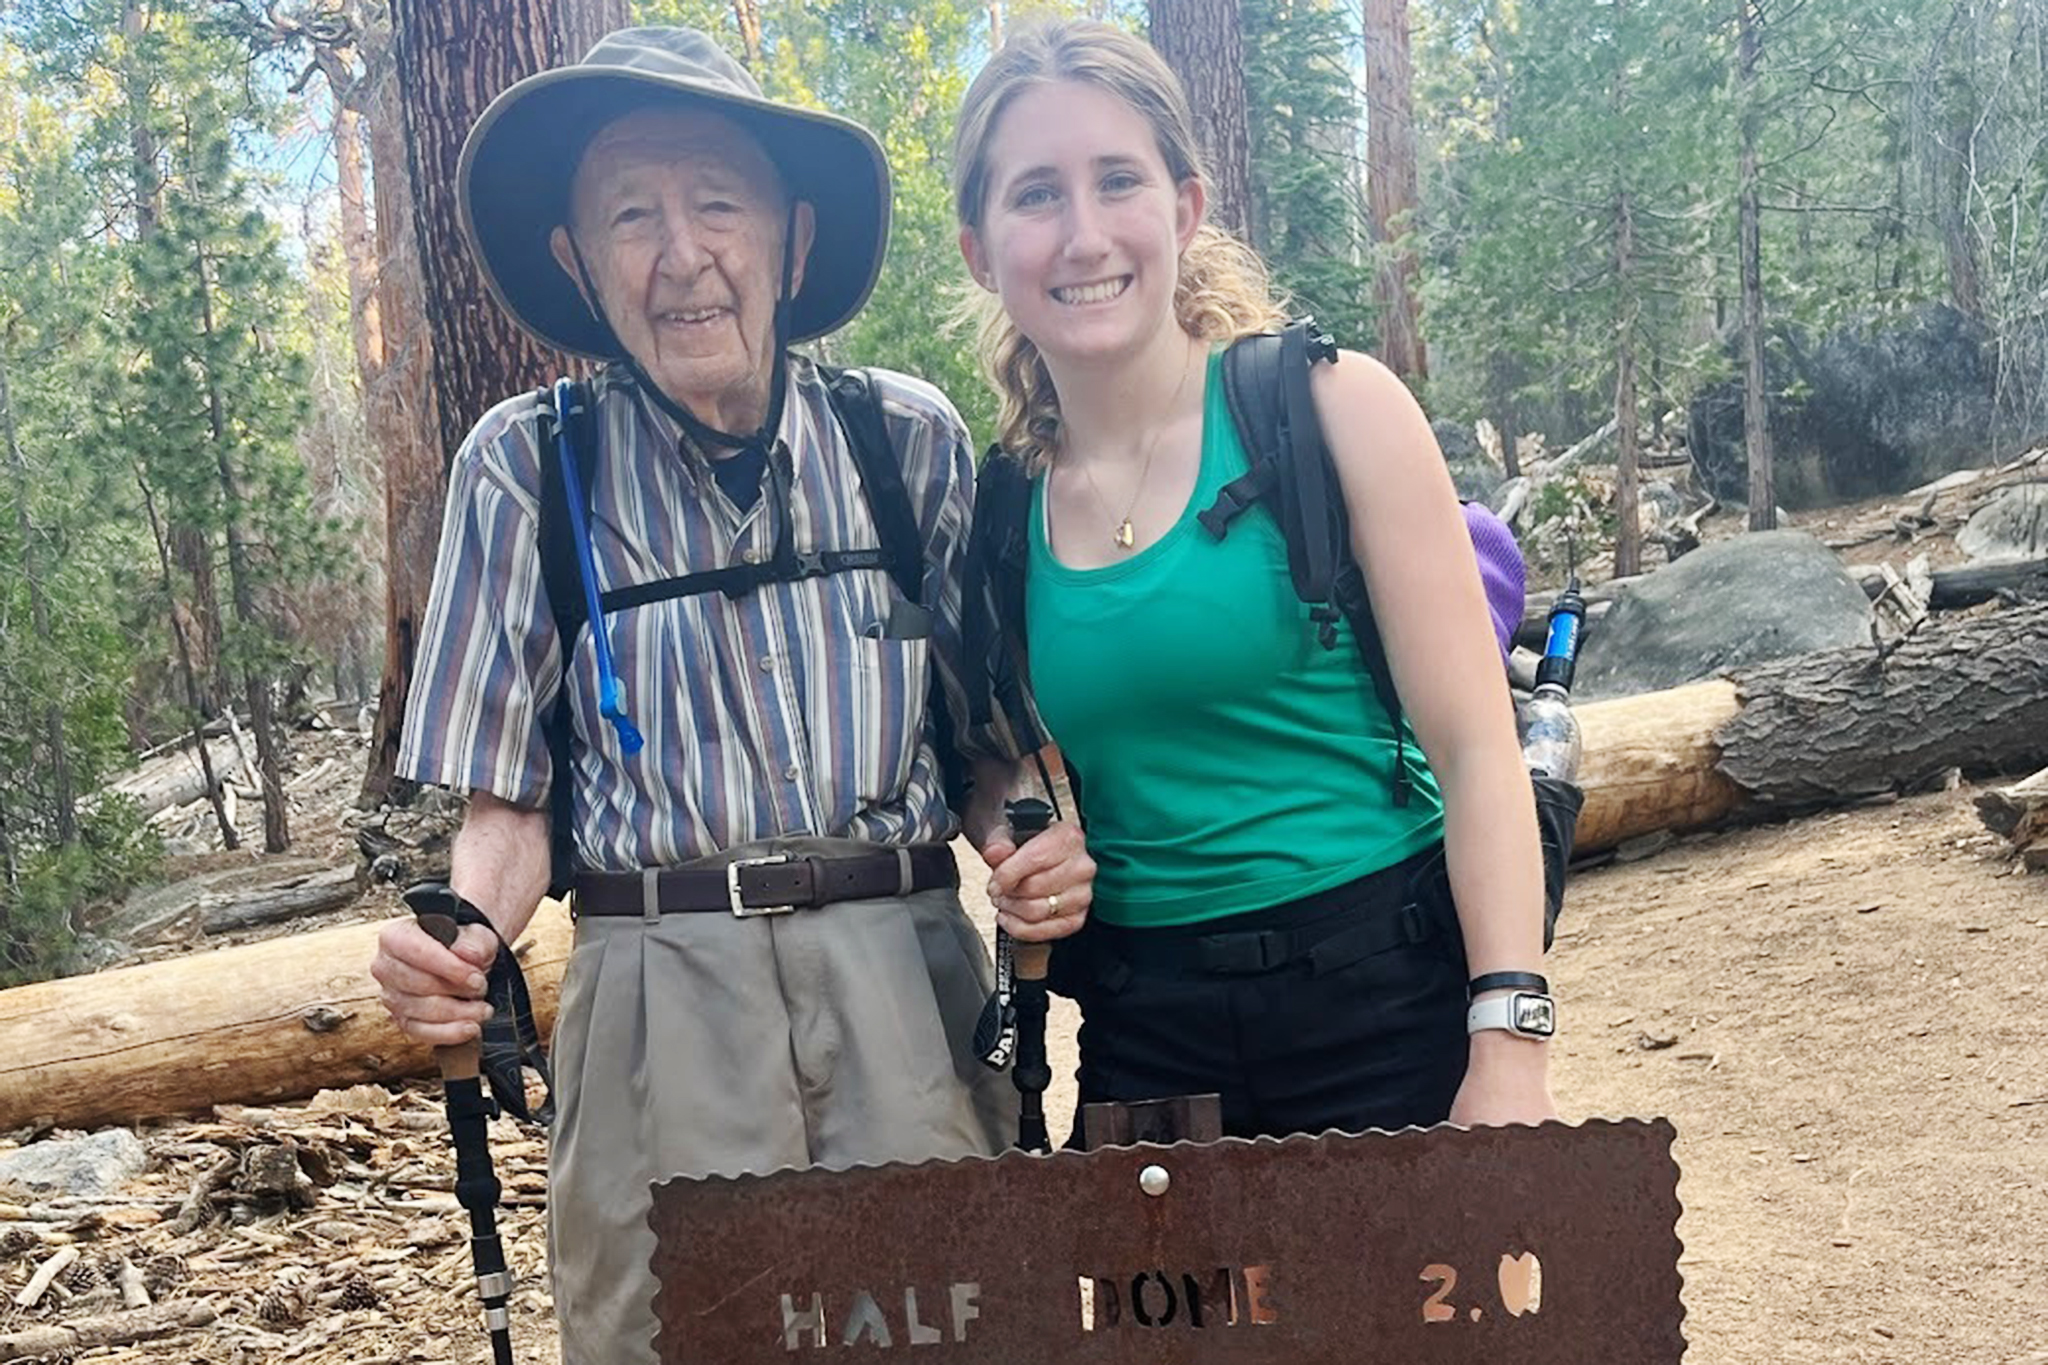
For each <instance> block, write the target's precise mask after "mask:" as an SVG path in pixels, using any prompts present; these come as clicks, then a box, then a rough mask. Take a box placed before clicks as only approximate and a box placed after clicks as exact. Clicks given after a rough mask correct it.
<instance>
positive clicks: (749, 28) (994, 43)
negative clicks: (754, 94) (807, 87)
mask: <svg viewBox="0 0 2048 1365" xmlns="http://www.w3.org/2000/svg"><path fill="white" fill-rule="evenodd" d="M988 8H989V22H990V25H991V27H992V29H993V31H994V35H995V36H994V37H993V39H992V40H991V44H990V51H994V50H995V49H996V48H998V47H1001V46H1002V45H1003V27H1002V25H1003V19H1002V15H1001V14H1000V13H999V12H998V11H997V9H996V7H995V6H994V5H990V6H989V7H988ZM732 18H733V22H734V23H736V24H738V25H739V27H740V47H741V49H742V51H743V52H744V54H745V56H746V62H747V70H749V71H751V72H753V73H755V75H756V76H758V75H759V74H760V71H761V4H760V0H732Z"/></svg>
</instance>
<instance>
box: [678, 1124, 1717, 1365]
mask: <svg viewBox="0 0 2048 1365" xmlns="http://www.w3.org/2000/svg"><path fill="white" fill-rule="evenodd" d="M1674 1135H1675V1134H1674V1131H1673V1129H1672V1126H1671V1124H1670V1122H1669V1121H1668V1120H1664V1119H1656V1120H1636V1119H1629V1120H1619V1121H1609V1120H1596V1121H1592V1122H1588V1123H1584V1124H1580V1125H1577V1126H1572V1125H1567V1124H1563V1123H1549V1124H1544V1125H1542V1126H1540V1127H1535V1128H1480V1129H1471V1130H1465V1129H1457V1128H1450V1127H1442V1128H1434V1129H1430V1130H1428V1131H1422V1130H1417V1129H1409V1130H1407V1131H1404V1132H1401V1133H1393V1134H1388V1133H1367V1134H1361V1135H1357V1136H1348V1135H1342V1134H1335V1133H1332V1134H1328V1135H1325V1136H1323V1137H1316V1138H1310V1137H1293V1138H1287V1139H1285V1140H1277V1141H1276V1140H1273V1139H1263V1138H1262V1139H1260V1140H1258V1141H1255V1142H1248V1141H1243V1140H1239V1139H1226V1140H1224V1141H1221V1142H1212V1143H1179V1144H1176V1145H1173V1146H1155V1145H1141V1146H1133V1147H1106V1148H1100V1149H1098V1150H1096V1151H1093V1152H1088V1153H1081V1152H1058V1153H1054V1154H1053V1155H1051V1156H1037V1155H1032V1154H1029V1153H1023V1152H1012V1153H1008V1154H1006V1155H1004V1156H1001V1157H997V1158H993V1159H990V1158H971V1159H967V1160H961V1161H935V1162H926V1163H924V1164H922V1165H916V1166H909V1165H890V1166H876V1167H860V1168H857V1169H854V1170H845V1171H826V1170H804V1171H795V1170H788V1171H779V1172H776V1173H774V1174H772V1175H765V1176H740V1177H735V1178H730V1179H727V1178H709V1179H701V1180H700V1179H677V1180H671V1181H667V1182H665V1183H663V1184H661V1185H658V1186H657V1187H656V1188H655V1191H654V1212H653V1214H652V1217H651V1222H652V1223H653V1227H654V1232H655V1237H656V1248H655V1255H654V1262H653V1266H654V1272H655V1276H656V1278H657V1279H658V1281H659V1283H660V1288H659V1291H658V1293H657V1294H656V1297H655V1305H654V1306H655V1312H656V1315H657V1317H658V1318H659V1320H660V1328H659V1331H658V1333H657V1336H656V1342H655V1344H656V1349H657V1352H658V1354H659V1358H660V1360H661V1361H662V1362H663V1365H701V1362H704V1361H717V1362H720V1365H812V1363H813V1362H815V1363H816V1365H828V1362H832V1361H838V1360H863V1361H866V1360H874V1359H886V1358H896V1359H907V1360H910V1361H931V1362H948V1363H949V1365H950V1363H952V1362H960V1363H962V1365H965V1363H967V1362H986V1363H987V1365H1040V1363H1041V1362H1042V1363H1043V1365H1053V1363H1054V1362H1059V1365H1068V1363H1069V1362H1078V1363H1079V1365H1087V1363H1088V1362H1101V1365H1112V1363H1113V1365H1189V1362H1208V1361H1217V1362H1231V1363H1232V1365H1375V1363H1376V1362H1382V1363H1384V1365H1432V1362H1443V1363H1444V1365H1453V1363H1455V1365H1470V1362H1472V1361H1475V1360H1513V1361H1514V1362H1515V1363H1516V1365H1586V1363H1587V1362H1589V1361H1615V1362H1627V1365H1667V1363H1668V1362H1676V1361H1678V1360H1680V1359H1681V1357H1682V1356H1683V1355H1684V1353H1685V1338H1684V1336H1683V1335H1682V1334H1681V1332H1680V1330H1679V1327H1680V1322H1681V1320H1682V1319H1683V1317H1684V1311H1685V1310H1684V1308H1683V1307H1682V1306H1681V1304H1680V1302H1679V1287H1680V1278H1679V1272H1678V1253H1679V1242H1678V1231H1677V1228H1678V1213H1679V1203H1678V1165H1677V1162H1676V1161H1675V1160H1674V1158H1673V1156H1672V1153H1671V1143H1672V1139H1673V1137H1674ZM878 1353H879V1354H878Z"/></svg>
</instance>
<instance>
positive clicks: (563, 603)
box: [534, 383, 598, 896]
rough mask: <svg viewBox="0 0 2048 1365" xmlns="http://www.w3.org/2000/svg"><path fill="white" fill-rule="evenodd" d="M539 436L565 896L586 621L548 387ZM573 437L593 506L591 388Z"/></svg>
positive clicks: (580, 485)
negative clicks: (573, 698) (557, 663)
mask: <svg viewBox="0 0 2048 1365" xmlns="http://www.w3.org/2000/svg"><path fill="white" fill-rule="evenodd" d="M534 407H535V421H536V430H535V438H536V440H537V442H538V444H539V451H540V527H539V538H540V575H541V584H542V587H543V588H544V589H545V590H546V592H547V595H548V610H549V611H550V612H551V613H552V614H553V616H554V620H555V636H556V639H557V640H558V641H559V642H560V648H561V656H562V677H561V681H560V683H559V685H558V686H557V687H556V689H555V701H554V705H552V706H550V707H549V708H548V713H547V715H546V716H545V717H544V718H543V719H542V721H541V730H542V733H543V734H544V735H545V737H546V739H547V745H548V759H549V763H550V766H551V767H552V769H553V777H552V780H551V781H550V782H549V785H548V863H549V872H548V882H549V887H548V890H549V893H550V894H551V895H555V896H561V895H565V894H567V892H568V891H569V888H570V886H571V884H572V882H573V880H574V876H575V858H576V784H575V781H574V777H575V771H576V769H575V762H576V759H575V751H574V747H573V744H572V741H573V739H574V734H573V730H574V718H573V716H572V715H571V713H570V709H569V664H570V660H571V659H573V658H574V657H575V654H576V640H577V637H578V636H579V635H580V634H581V633H582V631H583V627H584V626H585V625H586V624H588V622H589V619H590V614H589V612H588V610H587V609H586V608H585V606H584V598H583V580H582V576H581V574H582V571H581V568H580V567H579V565H578V563H577V556H576V543H575V533H574V531H573V530H572V529H571V528H572V526H573V525H574V523H573V522H571V521H570V519H569V497H570V490H569V487H568V481H567V479H566V478H565V477H564V475H563V471H562V459H561V452H560V450H559V448H558V446H557V444H556V438H557V436H558V434H559V433H558V432H557V430H556V422H555V408H554V400H553V398H552V396H551V394H550V392H549V390H547V389H542V390H540V391H539V393H537V394H536V395H535V396H534ZM569 413H570V421H571V423H572V430H571V431H570V433H569V435H570V439H571V441H572V443H573V445H574V448H575V450H576V451H577V453H578V459H577V461H576V474H577V487H576V490H575V496H576V497H577V498H578V499H580V500H581V502H582V506H583V508H584V510H585V511H586V512H587V511H588V510H589V508H590V490H591V487H592V485H593V483H594V481H595V480H596V478H597V454H598V452H597V451H596V449H595V448H594V446H593V444H592V441H591V436H592V435H593V433H595V432H596V430H597V422H596V420H595V412H594V410H593V399H592V395H591V389H590V386H589V385H587V384H583V383H578V384H576V385H575V386H574V388H573V390H572V396H571V398H570V404H569Z"/></svg>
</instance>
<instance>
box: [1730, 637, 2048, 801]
mask: <svg viewBox="0 0 2048 1365" xmlns="http://www.w3.org/2000/svg"><path fill="white" fill-rule="evenodd" d="M1735 685H1736V687H1737V689H1738V690H1739V691H1740V692H1741V694H1742V702H1743V705H1742V713H1741V715H1740V716H1739V717H1737V719H1736V720H1734V721H1733V722H1731V723H1730V724H1729V725H1728V726H1726V727H1725V728H1724V729H1723V730H1722V732H1721V746H1722V757H1721V764H1720V766H1721V770H1722V771H1723V772H1725V773H1727V774H1728V775H1729V776H1730V777H1731V778H1733V779H1734V780H1735V781H1736V783H1737V784H1739V785H1740V786H1741V787H1742V788H1743V790H1744V793H1745V795H1746V798H1747V800H1748V801H1749V802H1750V803H1752V804H1755V805H1759V806H1766V807H1771V808H1777V809H1789V810H1798V809H1803V808H1810V807H1815V806H1824V805H1828V804H1831V803H1838V802H1840V801H1842V800H1844V799H1848V798H1854V797H1858V796H1865V795H1869V794H1871V793H1873V792H1886V791H1897V790H1906V789H1910V788H1912V787H1914V786H1916V785H1918V784H1920V783H1922V782H1925V781H1926V780H1928V779H1929V778H1932V777H1934V776H1937V775H1938V774H1940V773H1941V772H1943V771H1944V770H1946V769H1948V768H1961V769H1963V770H1964V771H1965V772H1972V773H1995V772H2021V771H2031V770H2033V769H2035V768H2038V767H2041V766H2042V765H2043V764H2048V605H2041V606H2028V607H2022V608H2019V609H2017V610H2013V611H2005V612H1999V613H1997V614H1996V615H1992V616H1980V617H1968V618H1951V619H1949V620H1943V621H1937V622H1931V623H1929V624H1928V625H1927V626H1925V627H1923V628H1922V629H1921V630H1920V631H1919V632H1918V633H1916V634H1915V635H1913V636H1912V637H1911V638H1909V639H1907V640H1906V641H1904V642H1903V643H1902V644H1901V645H1899V646H1898V647H1897V648H1896V649H1895V650H1894V651H1893V652H1892V653H1890V654H1889V655H1886V656H1884V657H1882V658H1880V657H1879V656H1878V654H1877V652H1876V651H1875V650H1872V649H1865V648H1862V647H1860V646H1859V647H1856V648H1851V649H1833V650H1824V651H1821V652H1820V653H1816V654H1806V655H1799V656H1796V657H1794V658H1790V659H1781V660H1779V661H1777V662H1775V663H1769V664H1762V665H1759V666H1758V667H1756V668H1751V669H1745V670H1743V671H1742V672H1740V673H1737V674H1736V675H1735Z"/></svg>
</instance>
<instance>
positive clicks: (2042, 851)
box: [1977, 768, 2048, 872]
mask: <svg viewBox="0 0 2048 1365" xmlns="http://www.w3.org/2000/svg"><path fill="white" fill-rule="evenodd" d="M1977 818H1978V819H1980V820H1982V821H1983V822H1984V827H1985V828H1986V829H1988V830H1990V831H1991V832H1992V833H1994V834H2002V835H2004V836H2005V837H2006V838H2007V839H2009V840H2010V841H2011V842H2012V846H2013V850H2014V852H2016V853H2018V854H2019V855H2020V859H2021V860H2022V861H2023V862H2024V863H2025V864H2026V866H2027V867H2028V869H2029V870H2031V871H2037V872H2038V871H2040V870H2042V869H2043V868H2048V768H2043V769H2042V770H2041V771H2040V772H2037V773H2035V774H2034V775H2033V776H2032V777H2029V778H2027V779H2026V780H2024V781H2021V782H2015V783H2013V784H2012V785H2011V786H2009V787H1999V788H1996V789H1994V790H1992V791H1987V792H1983V793H1981V794H1980V795H1979V796H1978V797H1977Z"/></svg>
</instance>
